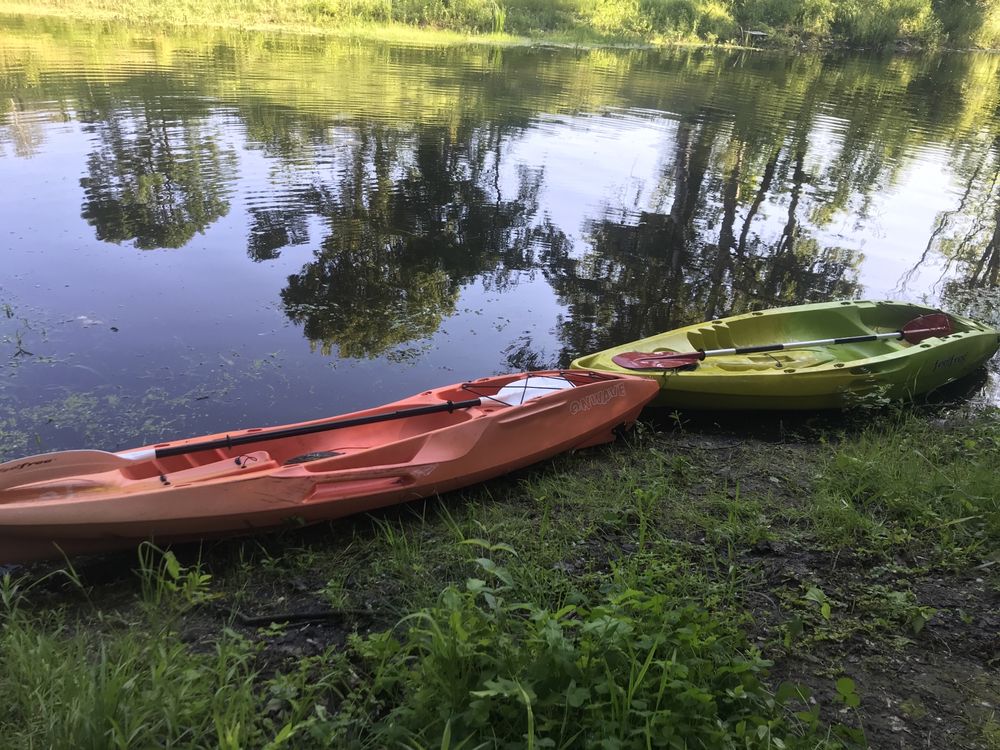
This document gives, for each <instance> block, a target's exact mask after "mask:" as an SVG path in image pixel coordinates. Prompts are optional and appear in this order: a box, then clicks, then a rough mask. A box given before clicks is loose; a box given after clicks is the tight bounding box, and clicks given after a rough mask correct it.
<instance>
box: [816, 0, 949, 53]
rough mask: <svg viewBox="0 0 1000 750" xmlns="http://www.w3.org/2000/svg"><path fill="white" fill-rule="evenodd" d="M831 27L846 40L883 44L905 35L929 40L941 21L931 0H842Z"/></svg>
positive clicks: (879, 45)
mask: <svg viewBox="0 0 1000 750" xmlns="http://www.w3.org/2000/svg"><path fill="white" fill-rule="evenodd" d="M832 29H833V32H834V33H835V34H836V35H837V36H840V37H842V38H844V39H845V40H846V41H848V42H853V43H855V44H863V45H866V46H874V47H884V46H886V45H888V44H891V43H892V42H894V41H896V40H897V39H901V38H907V37H911V38H916V39H922V40H928V41H929V40H932V39H934V38H935V37H936V36H937V35H938V34H939V33H940V23H939V22H938V20H937V18H936V16H935V15H934V13H933V10H932V8H931V0H844V1H843V2H842V3H841V4H840V5H839V6H838V8H837V11H836V14H835V16H834V19H833V24H832Z"/></svg>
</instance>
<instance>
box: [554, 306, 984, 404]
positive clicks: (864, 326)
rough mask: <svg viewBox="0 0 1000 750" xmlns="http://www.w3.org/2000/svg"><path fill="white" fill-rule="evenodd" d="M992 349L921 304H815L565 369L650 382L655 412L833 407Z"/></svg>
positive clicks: (911, 387)
mask: <svg viewBox="0 0 1000 750" xmlns="http://www.w3.org/2000/svg"><path fill="white" fill-rule="evenodd" d="M998 345H1000V334H998V332H997V331H996V329H994V328H991V327H989V326H986V325H983V324H981V323H977V322H975V321H972V320H969V319H967V318H963V317H959V316H957V315H950V314H947V313H942V312H940V311H939V310H935V309H934V308H930V307H925V306H923V305H915V304H909V303H903V302H888V301H879V302H862V301H844V302H824V303H820V304H811V305H796V306H793V307H779V308H775V309H772V310H761V311H759V312H751V313H747V314H745V315H734V316H732V317H729V318H722V319H721V320H710V321H707V322H705V323H698V324H696V325H691V326H687V327H685V328H678V329H675V330H673V331H667V332H666V333H661V334H658V335H656V336H650V337H649V338H645V339H641V340H639V341H633V342H631V343H628V344H623V345H622V346H618V347H615V348H613V349H606V350H605V351H602V352H598V353H597V354H591V355H588V356H585V357H580V358H579V359H577V360H574V362H573V364H572V367H574V368H579V369H586V370H605V371H609V372H616V373H629V374H633V375H643V376H647V377H650V378H655V379H656V380H657V381H659V383H660V394H659V396H658V397H657V398H656V399H655V400H654V401H653V405H659V406H672V407H683V408H690V409H726V410H729V409H840V408H844V407H847V406H851V405H856V404H859V403H862V402H863V401H864V400H867V399H873V398H881V397H885V398H889V399H906V398H913V397H915V396H919V395H921V394H924V393H927V392H928V391H932V390H934V389H935V388H939V387H941V386H942V385H945V384H946V383H950V382H952V381H953V380H956V379H958V378H960V377H962V376H963V375H967V374H969V373H971V372H973V371H974V370H976V369H977V368H978V367H981V366H982V365H983V363H985V362H986V361H987V360H988V359H989V358H990V357H992V356H993V354H994V353H995V352H996V350H997V346H998Z"/></svg>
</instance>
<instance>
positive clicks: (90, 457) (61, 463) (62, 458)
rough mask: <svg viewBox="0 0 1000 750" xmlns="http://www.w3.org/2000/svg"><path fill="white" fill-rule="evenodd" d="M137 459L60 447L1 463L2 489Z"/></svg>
mask: <svg viewBox="0 0 1000 750" xmlns="http://www.w3.org/2000/svg"><path fill="white" fill-rule="evenodd" d="M133 463H135V460H134V459H128V458H122V457H121V456H119V455H118V454H116V453H106V452H104V451H89V450H81V451H58V452H56V453H42V454H39V455H37V456H27V457H26V458H19V459H17V460H16V461H8V462H7V463H4V464H0V490H6V489H10V488H11V487H20V486H21V485H22V484H32V483H34V482H45V481H48V480H51V479H63V478H65V477H71V476H73V475H74V474H96V473H98V472H101V471H111V470H113V469H121V468H123V467H125V466H130V465H132V464H133Z"/></svg>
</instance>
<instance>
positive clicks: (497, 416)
mask: <svg viewBox="0 0 1000 750" xmlns="http://www.w3.org/2000/svg"><path fill="white" fill-rule="evenodd" d="M658 391H659V386H658V385H657V383H656V382H655V381H653V380H648V379H645V378H640V377H634V376H629V375H616V374H605V373H596V372H589V371H571V372H562V371H547V372H535V373H521V374H514V375H503V376H498V377H490V378H482V379H479V380H474V381H471V382H468V383H460V384H456V385H450V386H445V387H443V388H437V389H435V390H430V391H425V392H423V393H421V394H419V395H416V396H413V397H411V398H407V399H404V400H402V401H397V402H394V403H391V404H386V405H384V406H380V407H377V408H374V409H368V410H366V411H360V412H354V413H352V414H347V415H344V416H342V417H338V418H336V419H333V420H317V421H314V422H303V423H300V424H296V425H286V426H283V427H276V428H267V429H252V430H242V431H239V432H233V433H227V434H218V435H208V436H205V437H199V438H191V439H188V440H180V441H177V442H172V443H161V444H158V445H154V446H147V447H144V448H137V449H134V450H130V451H123V452H120V453H105V452H102V451H63V452H57V453H47V454H42V455H39V456H31V457H28V458H24V459H20V460H17V461H10V462H8V463H4V464H0V563H20V562H26V561H29V560H37V559H44V558H49V557H59V556H61V555H62V554H77V553H83V552H101V551H106V550H112V549H121V548H128V547H133V546H135V545H136V544H138V543H139V542H141V541H143V540H147V539H152V540H154V541H156V542H157V543H167V542H176V541H187V540H194V539H201V538H206V537H216V536H230V535H236V534H246V533H251V532H253V531H255V530H258V529H267V528H273V527H277V526H281V525H282V524H284V523H287V522H290V521H297V522H303V523H316V522H318V521H326V520H331V519H335V518H341V517H343V516H347V515H350V514H353V513H360V512H364V511H369V510H372V509H374V508H380V507H382V506H386V505H392V504H395V503H401V502H405V501H407V500H413V499H415V498H419V497H426V496H429V495H434V494H437V493H441V492H446V491H448V490H453V489H457V488H459V487H465V486H467V485H470V484H473V483H475V482H479V481H482V480H485V479H488V478H491V477H495V476H498V475H501V474H504V473H506V472H509V471H512V470H514V469H518V468H520V467H523V466H527V465H529V464H532V463H534V462H536V461H541V460H543V459H546V458H550V457H551V456H554V455H556V454H558V453H561V452H563V451H567V450H573V449H576V448H584V447H587V446H591V445H597V444H599V443H604V442H608V441H611V440H613V439H614V437H615V434H616V431H617V429H618V428H619V427H621V426H627V425H630V424H631V423H633V422H634V421H635V419H636V418H637V417H638V415H639V412H640V410H641V409H642V407H643V406H644V405H645V404H646V403H647V402H649V401H650V400H651V399H652V398H653V397H654V396H655V395H656V394H657V392H658Z"/></svg>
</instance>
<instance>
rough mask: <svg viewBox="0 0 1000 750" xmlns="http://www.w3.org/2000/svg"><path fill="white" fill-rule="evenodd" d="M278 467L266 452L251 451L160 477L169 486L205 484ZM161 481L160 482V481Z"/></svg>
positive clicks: (168, 472)
mask: <svg viewBox="0 0 1000 750" xmlns="http://www.w3.org/2000/svg"><path fill="white" fill-rule="evenodd" d="M277 465H278V463H277V461H275V460H274V459H273V458H271V454H270V453H268V452H267V451H252V452H250V453H243V454H240V455H239V456H237V457H235V458H224V459H222V460H221V461H213V462H212V463H210V464H204V465H202V466H195V467H192V468H190V469H181V470H179V471H166V472H163V474H162V476H163V477H165V478H166V480H167V482H169V483H170V484H181V483H183V484H188V483H189V482H206V481H208V480H211V479H219V478H221V477H228V476H233V475H235V474H251V473H254V472H257V471H261V470H262V469H273V468H275V467H276V466H277ZM161 481H162V480H161Z"/></svg>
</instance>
